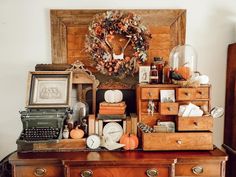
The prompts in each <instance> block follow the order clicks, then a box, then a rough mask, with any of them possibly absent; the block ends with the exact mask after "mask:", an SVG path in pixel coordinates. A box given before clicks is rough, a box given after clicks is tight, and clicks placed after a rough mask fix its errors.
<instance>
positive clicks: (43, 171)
mask: <svg viewBox="0 0 236 177" xmlns="http://www.w3.org/2000/svg"><path fill="white" fill-rule="evenodd" d="M46 172H47V170H46V169H45V168H36V169H35V170H34V175H35V176H39V177H40V176H44V175H46Z"/></svg>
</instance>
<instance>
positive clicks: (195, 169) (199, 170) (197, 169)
mask: <svg viewBox="0 0 236 177" xmlns="http://www.w3.org/2000/svg"><path fill="white" fill-rule="evenodd" d="M192 172H193V173H194V174H195V175H199V174H202V173H203V167H201V166H195V167H193V168H192Z"/></svg>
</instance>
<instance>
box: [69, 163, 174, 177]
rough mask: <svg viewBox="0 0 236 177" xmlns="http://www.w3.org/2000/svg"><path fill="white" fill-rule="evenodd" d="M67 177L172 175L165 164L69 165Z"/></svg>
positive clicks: (166, 176) (159, 176) (160, 176)
mask: <svg viewBox="0 0 236 177" xmlns="http://www.w3.org/2000/svg"><path fill="white" fill-rule="evenodd" d="M69 174H70V175H69V176H68V177H101V176H102V177H111V176H112V177H120V176H127V177H137V176H138V177H172V175H171V169H169V168H168V167H165V166H160V167H158V166H149V167H133V166H132V167H120V166H119V165H117V166H115V167H108V166H107V167H106V166H103V167H91V168H90V167H86V168H85V167H84V168H83V167H82V168H80V167H77V168H75V167H71V168H70V169H69Z"/></svg>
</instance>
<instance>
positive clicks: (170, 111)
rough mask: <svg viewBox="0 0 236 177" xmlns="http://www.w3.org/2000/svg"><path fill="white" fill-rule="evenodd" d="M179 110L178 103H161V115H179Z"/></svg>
mask: <svg viewBox="0 0 236 177" xmlns="http://www.w3.org/2000/svg"><path fill="white" fill-rule="evenodd" d="M178 110H179V104H178V103H159V113H160V114H161V115H177V114H178Z"/></svg>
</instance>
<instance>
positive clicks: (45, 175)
mask: <svg viewBox="0 0 236 177" xmlns="http://www.w3.org/2000/svg"><path fill="white" fill-rule="evenodd" d="M15 172H16V177H63V176H64V171H63V168H62V167H60V166H52V165H35V166H16V170H15Z"/></svg>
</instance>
